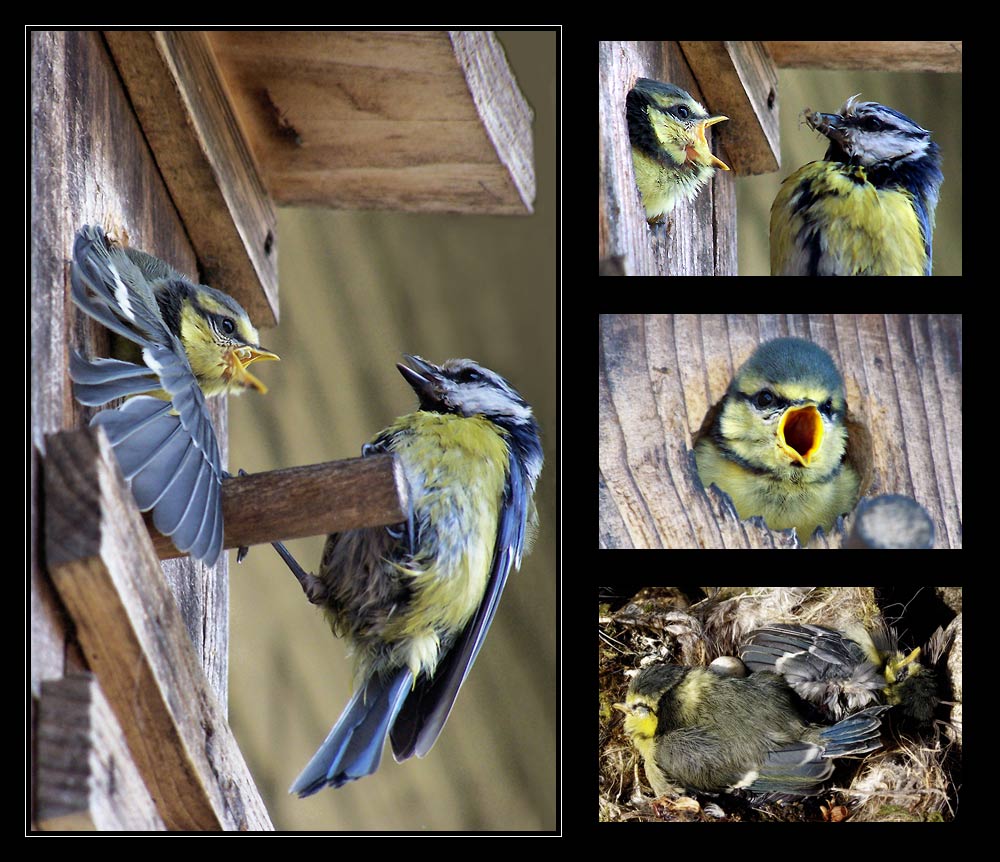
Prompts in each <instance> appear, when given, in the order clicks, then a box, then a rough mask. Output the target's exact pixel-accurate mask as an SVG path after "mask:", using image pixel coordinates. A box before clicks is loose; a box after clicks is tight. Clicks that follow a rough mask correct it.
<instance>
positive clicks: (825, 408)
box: [819, 398, 833, 417]
mask: <svg viewBox="0 0 1000 862" xmlns="http://www.w3.org/2000/svg"><path fill="white" fill-rule="evenodd" d="M819 412H820V413H822V414H823V415H824V416H826V417H830V416H833V399H832V398H827V399H826V401H824V402H823V403H822V404H821V405H820V406H819Z"/></svg>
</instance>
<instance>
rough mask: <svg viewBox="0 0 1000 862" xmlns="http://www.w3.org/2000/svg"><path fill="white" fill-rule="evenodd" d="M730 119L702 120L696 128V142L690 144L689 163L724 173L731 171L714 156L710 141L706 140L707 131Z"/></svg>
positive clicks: (688, 148)
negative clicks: (709, 146) (698, 163)
mask: <svg viewBox="0 0 1000 862" xmlns="http://www.w3.org/2000/svg"><path fill="white" fill-rule="evenodd" d="M728 119H729V117H723V116H718V117H709V118H708V119H707V120H702V121H701V122H700V123H698V124H697V125H696V126H695V127H694V141H692V142H691V143H690V144H688V147H687V157H688V160H689V161H692V162H700V163H701V164H703V165H711V166H712V167H716V168H719V169H720V170H723V171H728V170H729V165H727V164H726V163H725V162H723V161H722V160H721V159H717V158H716V157H715V156H714V155H712V152H711V150H709V148H708V141H707V140H706V139H705V129H707V128H708V127H709V126H714V125H715V124H716V123H721V122H722V121H723V120H728Z"/></svg>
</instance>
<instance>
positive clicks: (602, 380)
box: [598, 315, 962, 548]
mask: <svg viewBox="0 0 1000 862" xmlns="http://www.w3.org/2000/svg"><path fill="white" fill-rule="evenodd" d="M789 335H794V336H798V337H801V338H807V339H809V340H811V341H815V342H816V343H817V344H819V345H821V346H822V347H824V348H825V349H826V350H828V351H829V352H830V353H831V355H832V356H833V358H834V361H835V362H836V363H837V365H838V367H839V368H840V370H841V373H842V374H843V376H844V381H845V385H846V388H847V402H848V405H849V408H850V410H851V413H852V414H853V416H854V417H855V418H856V419H857V420H858V421H861V422H863V423H864V424H865V425H866V426H867V428H868V431H869V433H870V434H871V437H872V444H873V464H872V485H871V488H870V489H869V492H868V495H870V496H875V495H879V494H887V493H897V494H904V495H906V496H910V497H913V498H914V499H915V500H916V501H917V502H918V503H920V504H921V505H922V506H923V507H924V508H925V509H926V510H927V511H928V513H929V514H930V516H931V518H932V519H933V521H934V526H935V532H936V535H937V540H936V543H935V547H937V548H960V547H962V446H961V439H962V438H961V430H962V317H961V315H602V317H601V322H600V336H599V340H600V372H599V392H600V399H599V401H600V437H599V440H600V442H599V447H600V449H599V462H600V481H599V486H598V492H599V512H600V515H599V517H600V527H599V544H600V546H601V547H604V548H621V547H642V548H654V547H662V548H680V547H686V548H695V547H702V548H717V547H790V546H794V545H795V544H796V543H794V542H792V541H790V538H789V534H787V533H774V532H773V531H771V530H768V529H767V528H766V527H765V526H764V525H763V524H762V523H760V522H759V520H758V519H752V520H750V521H739V520H738V518H736V515H735V512H734V511H733V510H732V508H731V506H730V505H729V503H728V500H727V499H726V498H725V497H724V496H723V495H721V494H720V493H719V492H718V491H717V490H716V489H712V490H711V492H710V493H708V494H706V493H705V491H704V490H703V489H702V487H701V483H700V481H699V480H698V477H697V472H696V470H695V467H694V460H693V456H692V452H691V445H692V441H693V437H694V434H695V432H696V431H697V430H698V428H699V427H700V426H701V424H702V421H703V420H704V417H705V414H706V413H707V412H708V410H709V408H711V407H712V406H713V405H714V404H715V403H716V402H717V401H718V400H719V399H720V398H721V397H722V395H723V393H724V392H725V389H726V387H727V386H728V385H729V381H730V379H731V378H732V375H733V372H734V371H735V370H736V369H737V368H738V367H739V366H740V364H742V363H743V362H744V361H745V360H746V359H747V358H748V357H749V356H750V354H751V353H752V352H753V350H754V349H756V347H757V346H758V345H759V344H761V343H763V342H764V341H768V340H770V339H772V338H778V337H782V336H789ZM850 523H851V520H850V518H848V519H846V526H847V527H848V529H849V528H850ZM842 539H843V537H842V535H840V534H834V535H833V536H831V537H829V538H827V539H825V540H813V542H812V543H811V544H810V547H840V545H841V543H842Z"/></svg>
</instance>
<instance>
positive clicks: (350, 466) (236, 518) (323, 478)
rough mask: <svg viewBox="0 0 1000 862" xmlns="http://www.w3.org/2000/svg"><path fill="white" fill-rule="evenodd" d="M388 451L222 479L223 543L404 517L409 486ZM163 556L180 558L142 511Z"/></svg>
mask: <svg viewBox="0 0 1000 862" xmlns="http://www.w3.org/2000/svg"><path fill="white" fill-rule="evenodd" d="M394 464H395V460H394V459H393V457H392V456H391V455H376V456H373V457H370V458H352V459H350V460H347V461H327V462H326V463H324V464H310V465H308V466H304V467H290V468H288V469H284V470H272V471H270V472H268V473H254V474H251V475H247V476H234V477H233V478H231V479H225V480H224V481H223V483H222V513H223V522H224V524H225V529H226V538H225V542H224V545H223V546H224V547H226V548H238V547H241V546H244V545H259V544H264V543H266V542H274V541H280V540H284V539H300V538H303V537H304V536H320V535H326V534H327V533H339V532H341V531H343V530H351V529H354V528H356V527H378V526H382V525H384V524H398V523H399V522H400V521H405V520H406V516H405V515H404V514H403V513H404V511H405V510H406V500H407V490H406V480H405V478H404V477H403V474H402V473H401V472H400V471H398V470H396V469H395V467H394ZM143 517H144V519H145V521H146V527H147V529H148V530H149V535H150V537H151V538H152V540H153V547H154V548H155V549H156V553H157V555H158V556H159V558H160V559H161V560H168V559H171V558H173V557H182V556H184V554H182V553H181V552H180V551H178V550H177V548H175V547H174V544H173V542H171V541H170V539H169V538H168V537H167V536H164V535H162V534H161V533H159V532H158V531H157V529H156V528H155V527H154V526H153V518H152V515H151V513H149V512H146V513H144V515H143Z"/></svg>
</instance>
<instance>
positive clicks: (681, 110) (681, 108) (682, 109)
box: [674, 105, 691, 120]
mask: <svg viewBox="0 0 1000 862" xmlns="http://www.w3.org/2000/svg"><path fill="white" fill-rule="evenodd" d="M674 113H675V114H676V115H677V116H678V117H680V118H681V119H682V120H686V119H687V118H688V117H690V116H691V109H690V108H689V107H688V106H687V105H678V106H677V107H676V108H674Z"/></svg>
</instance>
